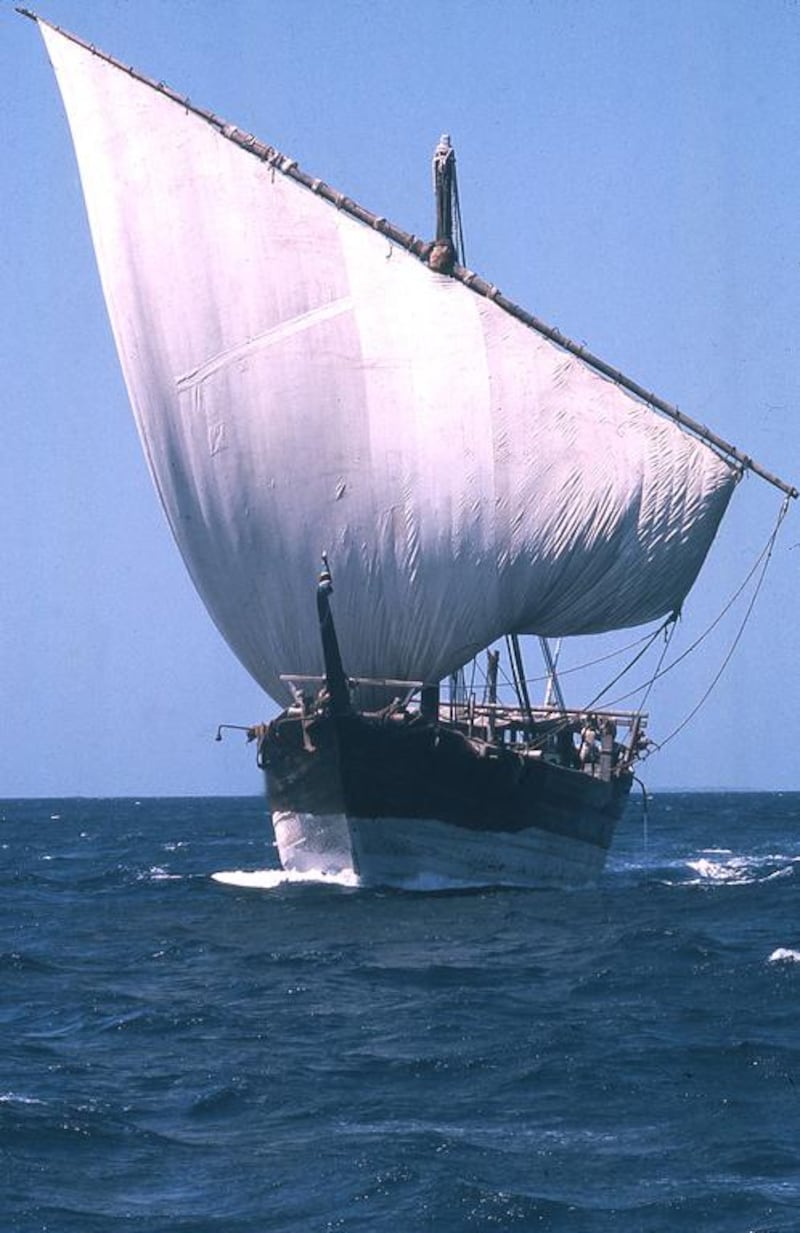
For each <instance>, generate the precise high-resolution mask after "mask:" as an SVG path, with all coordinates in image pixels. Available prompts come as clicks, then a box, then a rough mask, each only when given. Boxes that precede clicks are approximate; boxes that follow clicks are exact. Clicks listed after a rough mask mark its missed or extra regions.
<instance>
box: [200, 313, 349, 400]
mask: <svg viewBox="0 0 800 1233" xmlns="http://www.w3.org/2000/svg"><path fill="white" fill-rule="evenodd" d="M352 308H353V300H352V297H351V296H349V295H347V296H343V297H342V298H341V299H339V300H333V301H331V303H330V304H323V305H322V306H321V307H320V308H312V309H311V310H310V311H309V312H307V313H301V314H300V315H299V316H298V317H292V318H290V319H288V320H287V321H281V322H280V324H279V325H276V326H273V327H272V329H269V330H265V331H264V333H263V334H256V335H254V336H253V337H252V338H248V340H247V342H244V343H240V344H238V345H237V346H236V347H229V348H228V349H227V350H225V351H219V352H218V353H217V354H216V355H213V356H211V358H210V359H208V360H206V361H205V362H204V363H203V364H200V365H199V366H198V367H197V368H194V369H192V371H191V372H188V373H184V375H183V376H182V377H178V379H177V381H176V385H177V387H178V389H179V390H182V389H190V388H191V387H192V386H195V385H200V384H201V383H202V382H203V381H205V380H206V379H207V378H208V377H212V376H213V375H214V374H215V373H216V372H218V371H219V369H220V368H224V367H226V366H227V365H228V364H230V363H231V362H232V361H235V360H238V359H243V358H244V356H246V355H250V354H252V353H253V352H255V351H263V350H265V349H266V348H267V347H273V346H275V344H276V343H279V342H283V341H284V340H285V339H287V338H291V337H292V335H294V334H301V333H302V332H303V331H304V330H308V329H311V327H312V326H315V325H319V324H320V323H321V322H323V321H331V320H332V319H333V318H334V317H340V316H341V315H342V313H346V312H349V311H350V310H351V309H352Z"/></svg>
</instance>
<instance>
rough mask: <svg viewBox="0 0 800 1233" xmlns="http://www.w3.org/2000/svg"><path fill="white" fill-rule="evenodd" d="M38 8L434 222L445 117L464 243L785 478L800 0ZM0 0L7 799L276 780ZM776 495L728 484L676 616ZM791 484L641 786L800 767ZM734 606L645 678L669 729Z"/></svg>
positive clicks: (761, 524)
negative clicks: (133, 408) (179, 545)
mask: <svg viewBox="0 0 800 1233" xmlns="http://www.w3.org/2000/svg"><path fill="white" fill-rule="evenodd" d="M34 7H36V6H35V4H34ZM41 14H42V16H43V17H46V18H48V19H49V20H51V21H53V22H54V23H55V24H60V25H62V26H64V27H65V28H67V29H70V30H73V31H74V32H76V33H78V34H79V35H81V37H83V38H84V39H87V40H88V41H90V42H94V43H95V44H97V45H98V46H100V47H102V48H103V49H104V50H106V51H108V52H110V53H111V54H112V55H114V56H116V57H118V58H119V59H121V60H124V61H126V62H128V63H130V64H132V65H134V66H135V67H137V68H138V69H140V70H141V71H143V72H145V73H147V74H148V75H150V76H153V77H156V78H158V79H161V80H165V81H167V82H169V84H170V85H172V86H173V87H175V88H176V89H178V90H179V91H180V92H181V93H185V94H187V95H189V96H190V97H191V98H192V99H193V100H194V101H196V102H198V103H200V104H202V105H204V106H207V107H210V108H212V109H213V110H214V111H216V112H217V113H219V114H220V115H223V116H225V117H226V118H228V119H231V120H233V121H235V122H236V123H237V124H238V125H239V126H240V127H242V128H248V129H250V130H251V131H253V132H255V133H256V134H257V135H258V136H259V137H261V138H263V139H264V140H266V141H268V142H270V143H272V144H274V145H276V146H277V147H278V148H280V149H282V150H283V151H284V152H286V153H288V154H290V155H291V156H292V157H293V158H296V159H297V160H298V162H299V163H300V165H301V166H302V167H304V168H305V169H306V170H308V171H311V172H313V174H315V175H319V176H320V177H322V178H323V179H325V180H327V181H328V182H329V183H331V184H333V185H334V186H336V187H337V188H340V189H341V190H342V191H345V192H347V194H348V195H349V196H351V197H354V198H355V199H356V200H359V201H361V202H362V203H363V204H364V205H365V206H367V207H368V208H369V209H371V210H373V211H375V212H376V213H378V214H384V215H386V216H388V217H389V218H391V219H392V220H393V221H395V222H397V223H398V224H399V225H401V226H403V227H404V228H406V229H407V230H410V231H414V232H416V233H418V234H428V233H430V232H431V229H432V225H433V224H432V206H431V201H430V167H429V163H430V155H431V150H432V147H433V145H434V144H435V142H436V140H437V138H438V136H439V133H440V132H443V131H447V132H450V133H451V134H452V135H453V139H454V142H455V144H456V146H457V151H458V161H459V176H460V187H461V200H462V209H463V216H464V225H465V231H466V244H467V259H468V264H469V265H471V266H472V268H474V269H476V270H477V271H478V272H480V273H481V274H482V275H484V276H485V277H487V278H489V279H490V280H491V281H492V282H494V283H496V284H497V285H498V286H500V287H501V288H502V289H503V291H504V292H505V293H506V294H508V295H509V296H511V297H512V298H513V299H516V300H518V301H519V302H521V303H522V304H524V305H525V306H526V307H527V308H529V309H530V310H531V311H532V312H534V313H536V314H537V315H539V316H540V317H542V318H544V319H545V320H547V321H550V322H551V323H553V324H555V325H557V326H559V327H560V328H561V329H562V330H563V331H564V332H565V333H567V334H569V335H571V336H572V337H574V338H577V339H579V340H581V341H584V342H586V343H587V344H588V345H589V347H590V348H591V349H592V350H593V351H595V352H596V353H598V354H600V355H602V356H604V357H605V358H606V359H608V360H609V361H611V362H613V363H615V364H616V365H618V366H619V367H621V368H622V369H623V370H625V371H626V372H628V373H629V374H630V375H631V376H633V377H634V378H636V379H637V380H640V381H641V382H642V383H643V384H645V385H647V386H649V387H650V388H652V389H654V390H656V391H657V392H658V393H659V394H661V395H662V396H663V397H665V398H667V399H670V400H672V401H674V402H676V403H678V404H679V405H680V406H681V407H682V408H683V409H684V410H685V411H687V413H689V414H691V415H693V416H695V417H696V418H698V419H700V420H702V421H703V422H706V423H708V424H709V425H711V426H712V427H714V429H715V430H716V431H717V432H718V433H720V434H721V435H722V436H724V437H726V438H727V439H729V440H732V441H733V442H735V443H736V444H737V445H739V446H740V447H741V448H743V449H745V450H746V451H747V452H749V453H750V454H752V455H753V456H754V457H756V458H758V459H759V460H760V461H761V462H763V463H764V464H765V465H767V466H768V467H770V468H771V469H773V470H776V471H778V472H779V473H780V474H782V475H784V476H785V477H786V478H788V479H790V480H793V481H794V482H798V480H800V444H799V443H798V429H797V418H798V409H800V368H799V366H798V362H797V342H796V331H797V323H798V321H800V211H798V209H797V202H798V200H800V172H799V171H798V167H800V159H798V153H797V152H798V150H800V107H798V86H797V82H798V80H800V4H798V3H797V2H795V0H747V2H739V0H694V2H693V3H684V2H682V0H671V2H670V3H655V2H648V0H640V2H638V3H633V2H628V0H605V2H603V3H600V2H599V0H597V2H595V0H531V2H529V3H525V2H523V0H502V2H501V0H495V2H488V0H484V2H482V3H478V2H475V0H439V2H436V0H428V2H427V3H420V2H418V0H411V2H407V3H405V4H402V5H399V4H397V3H387V2H384V0H369V2H362V0H358V2H356V0H336V2H335V3H334V2H333V0H263V2H259V0H227V2H226V3H220V2H219V0H213V2H212V0H135V2H134V0H42V5H41ZM0 22H2V38H0V82H2V85H0V92H2V114H3V118H4V131H3V138H4V140H3V145H4V154H5V157H4V159H3V171H2V173H0V175H1V176H2V192H1V195H0V200H1V201H2V221H3V238H2V247H1V248H0V313H2V350H0V389H2V409H3V449H2V451H1V452H0V520H1V524H0V525H2V535H1V536H0V579H1V580H2V586H1V588H0V623H1V627H2V650H1V651H0V656H1V658H0V672H1V673H2V706H3V720H4V722H3V739H2V744H1V745H0V796H6V797H8V796H14V795H41V796H47V795H72V794H83V795H129V794H134V795H145V794H154V793H165V794H166V793H176V794H179V793H196V794H198V795H201V794H207V793H215V792H219V793H240V792H241V793H249V792H258V791H259V790H260V782H259V776H258V773H257V771H256V770H255V767H254V764H253V760H252V757H251V752H250V751H249V750H247V749H246V748H245V747H244V745H243V744H241V743H240V742H239V740H237V739H236V737H235V734H234V735H233V736H232V737H231V738H229V739H228V740H227V741H226V742H223V744H221V745H218V744H215V743H214V742H213V734H214V731H215V728H216V725H217V723H219V722H222V721H228V722H234V723H249V722H252V721H256V720H258V719H260V718H263V717H265V716H266V717H268V716H269V715H270V714H272V713H274V707H273V706H272V704H271V703H270V702H269V700H268V699H267V698H265V697H264V695H263V694H261V692H260V690H259V689H258V687H257V686H256V685H255V684H254V683H252V682H251V681H250V680H249V678H248V677H247V675H246V673H245V672H244V670H243V669H242V668H241V667H240V666H239V665H238V663H237V661H236V660H235V659H234V657H233V656H232V654H231V653H230V652H229V651H228V649H227V647H226V646H225V645H224V643H223V642H222V640H221V638H220V637H219V635H218V634H217V632H216V630H215V629H214V627H213V626H212V624H211V622H210V620H209V618H208V617H207V616H206V614H205V610H204V609H203V607H202V604H201V603H200V601H199V599H198V598H197V596H196V595H195V593H194V591H193V589H192V587H191V584H190V583H189V581H188V578H187V577H186V574H185V572H184V569H183V566H182V564H181V561H180V559H179V556H178V553H177V550H176V549H175V547H174V545H173V543H172V540H171V537H170V534H169V532H168V530H167V527H166V524H165V523H164V522H163V520H162V516H161V513H160V510H159V508H158V504H157V501H156V499H155V496H154V493H153V490H152V487H151V483H150V480H149V477H148V475H147V473H146V469H145V465H144V461H143V459H142V457H141V453H140V450H139V446H138V441H137V438H136V434H135V430H134V427H133V422H132V419H131V416H130V412H129V410H128V406H127V399H126V394H125V390H124V387H123V384H122V379H121V376H120V372H119V368H118V365H117V360H116V356H115V353H114V348H113V344H112V340H111V334H110V330H109V326H108V323H107V320H106V316H105V309H104V306H103V302H102V298H101V294H100V288H99V281H98V277H97V273H96V268H95V264H94V257H93V254H92V251H91V246H90V242H89V236H88V228H87V224H86V219H85V214H84V209H83V203H82V199H81V195H80V189H79V183H78V176H77V170H76V167H75V162H74V157H73V153H72V148H71V145H70V141H69V136H68V132H67V128H66V122H65V119H64V115H63V110H62V106H61V102H60V98H59V96H58V92H57V89H56V85H55V81H54V79H53V76H52V73H51V70H50V67H49V64H48V62H47V58H46V55H45V52H44V48H43V46H42V44H41V40H40V38H39V35H38V33H37V31H36V28H35V27H34V25H33V24H32V23H30V22H27V21H25V20H24V19H23V18H21V17H18V16H17V15H16V14H15V13H14V11H13V6H12V5H11V4H10V3H3V4H2V5H0ZM779 504H780V501H779V498H778V495H777V494H776V493H774V492H773V491H772V490H770V489H769V488H767V486H766V485H764V484H761V483H759V482H757V481H756V480H754V479H753V478H749V479H747V480H746V481H745V482H744V483H743V484H741V485H740V487H739V491H738V492H737V494H736V496H735V498H734V508H733V510H732V513H731V516H730V517H729V519H728V520H727V523H726V525H725V527H724V529H723V532H722V533H721V535H720V537H719V541H718V543H717V545H716V546H715V549H714V550H713V551H712V555H711V557H710V559H709V562H708V564H707V566H706V568H705V571H704V573H703V574H702V575H701V579H700V582H699V584H698V586H697V588H696V590H695V592H693V594H692V596H691V597H690V599H689V601H688V602H687V605H686V608H685V617H684V621H683V622H682V626H681V630H680V635H679V636H680V639H681V641H680V646H686V645H688V644H689V642H690V641H691V640H692V639H693V637H695V636H696V635H697V634H698V633H700V632H701V631H702V629H703V628H704V627H705V625H706V624H707V623H708V622H709V621H710V620H712V619H713V617H714V616H715V615H716V613H717V611H718V610H719V609H720V608H721V606H722V605H723V603H724V602H725V600H726V598H727V597H728V595H729V594H730V593H731V592H733V591H734V590H735V589H736V587H737V586H738V584H739V582H740V581H741V580H742V578H743V577H744V575H745V573H746V572H747V570H748V568H749V566H750V564H751V563H752V561H753V559H754V557H755V555H756V554H757V553H758V551H759V550H760V548H761V546H762V545H763V543H764V541H765V540H766V539H767V537H768V535H769V532H770V529H771V526H772V524H773V522H774V519H775V517H776V515H777V511H778V508H779ZM798 512H800V511H798V509H797V505H796V503H795V505H794V506H793V509H792V510H791V511H790V517H789V519H788V520H787V523H786V524H785V526H784V529H783V532H782V534H781V536H780V538H779V540H778V544H777V547H776V550H775V554H774V559H773V563H772V566H771V568H770V571H769V573H768V575H767V578H766V582H765V584H764V588H763V590H762V593H761V596H760V599H759V603H758V605H757V607H756V609H755V611H754V614H753V616H752V618H751V620H750V622H749V624H748V627H747V629H746V631H745V634H744V637H743V639H742V642H741V643H740V645H739V647H738V648H737V653H736V655H735V656H734V659H733V661H732V663H731V665H730V666H729V668H728V670H727V673H726V675H725V676H724V677H723V679H722V681H721V683H720V685H719V686H718V687H717V689H716V691H715V692H714V693H713V694H712V696H711V699H710V701H709V702H708V704H707V705H706V706H705V708H704V709H703V711H702V713H701V714H700V716H698V717H697V718H695V720H694V721H693V722H692V723H691V724H690V725H689V726H688V728H687V729H686V730H685V731H684V733H682V734H681V736H680V737H679V738H676V739H675V740H674V741H673V742H671V743H670V744H669V745H668V746H667V747H666V748H665V749H664V750H663V752H662V753H661V754H659V755H658V756H656V757H653V758H652V759H651V760H650V761H649V762H648V763H647V764H646V766H645V768H644V771H643V775H644V778H645V781H646V782H647V784H648V786H649V787H651V788H655V789H659V788H665V787H677V786H688V787H702V786H727V787H733V788H747V787H751V788H771V787H773V788H798V787H800V754H798V753H797V752H796V745H797V735H796V728H797V724H796V719H795V709H796V706H797V701H798V698H799V697H800V688H799V687H800V667H799V666H798V665H800V634H798V618H797V615H796V608H797V600H798V593H799V592H800V585H799V584H800V522H798ZM739 611H740V612H741V609H739ZM735 630H736V622H735V621H734V622H733V624H731V623H730V622H729V623H727V624H726V625H725V626H724V628H723V630H722V632H721V635H720V636H718V637H716V638H715V639H711V640H709V641H710V643H712V645H709V643H704V644H703V647H702V649H701V651H700V652H699V653H698V655H696V656H695V657H694V658H693V659H692V660H691V663H690V666H689V667H688V669H685V670H683V671H682V672H676V673H675V674H674V675H672V676H670V677H669V678H667V679H666V680H665V681H664V682H663V684H662V685H661V686H660V687H659V688H658V689H657V690H656V691H654V693H653V695H652V696H651V698H650V710H651V715H652V719H651V732H652V734H653V735H654V736H655V737H656V738H659V737H661V736H663V735H665V734H666V733H667V732H669V731H670V730H671V729H672V728H673V727H674V726H675V725H676V724H677V723H678V722H679V721H680V719H681V718H682V717H683V715H684V714H685V713H686V712H687V711H688V710H689V709H690V708H691V706H692V705H693V704H694V702H695V701H696V700H697V699H698V698H699V696H700V695H701V693H702V692H703V690H704V688H705V686H706V684H707V683H708V681H709V680H710V679H711V677H712V676H713V675H714V672H715V669H716V666H717V665H718V663H719V662H720V660H721V658H722V657H723V655H724V653H725V651H726V649H727V646H728V644H729V642H730V640H731V638H732V637H733V635H734V633H735ZM565 656H567V657H568V661H569V657H570V656H572V661H574V660H576V659H577V658H578V652H577V650H576V651H574V652H573V651H572V650H567V651H565ZM574 701H575V702H578V701H579V699H578V698H575V699H574Z"/></svg>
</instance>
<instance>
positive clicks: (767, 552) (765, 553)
mask: <svg viewBox="0 0 800 1233" xmlns="http://www.w3.org/2000/svg"><path fill="white" fill-rule="evenodd" d="M790 499H791V498H790V497H788V496H787V497H785V498H784V501H783V505H782V506H781V510H780V513H779V514H778V519H777V522H776V523H775V527H774V529H773V531H772V535H771V536H770V538H769V540H768V541H767V544H766V547H765V548H764V549H763V550H762V553H761V557H763V558H764V560H763V564H762V566H761V573H760V574H759V577H758V581H757V582H756V586H755V590H754V591H753V594H752V596H751V597H750V603H749V604H748V605H747V608H746V609H745V614H744V616H743V617H742V621H741V624H740V625H739V628H738V630H737V631H736V637H735V638H734V639H733V642H732V643H731V645H730V647H729V648H728V653H727V655H726V656H725V658H724V659H723V661H722V663H721V664H720V666H719V668H718V670H717V672H716V675H715V676H714V678H713V680H712V681H711V683H710V684H709V686H708V688H707V689H706V691H705V693H704V694H703V695H702V697H701V698H700V700H699V702H697V703H696V704H695V706H693V707H692V709H691V711H689V713H688V715H686V716H684V718H683V719H682V720H681V722H680V723H679V724H678V725H677V727H675V728H673V729H672V731H671V732H670V733H669V734H668V735H667V736H665V737H664V740H663V741H661V742H660V744H659V745H658V748H659V749H663V748H664V746H665V745H666V744H668V743H669V741H671V740H672V738H673V737H675V736H677V735H678V733H679V732H681V731H682V730H683V729H684V728H685V727H686V725H687V724H689V723H690V722H691V721H692V720H693V719H694V717H695V715H696V714H697V712H698V711H699V710H700V708H701V707H702V706H704V705H705V703H706V702H707V700H708V698H709V696H710V695H711V692H712V691H713V689H714V688H715V687H716V685H717V682H718V681H719V679H720V677H721V676H722V674H723V672H724V671H725V669H726V668H727V666H728V664H729V663H730V661H731V658H732V656H733V653H734V651H735V650H736V648H737V646H738V645H739V641H740V639H741V637H742V634H743V633H744V631H745V626H746V625H747V622H748V621H749V620H750V615H751V613H752V611H753V608H754V607H755V602H756V600H757V599H758V595H759V592H760V590H761V587H762V584H763V582H764V577H765V575H766V572H767V566H768V565H769V563H770V560H771V558H772V551H773V548H774V547H775V540H776V538H777V535H778V531H779V530H780V525H781V523H782V522H783V520H784V518H785V517H786V513H787V511H788V509H789V501H790ZM759 559H760V558H759ZM752 572H753V571H752V570H751V574H752ZM740 591H741V588H740Z"/></svg>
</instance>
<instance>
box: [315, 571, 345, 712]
mask: <svg viewBox="0 0 800 1233" xmlns="http://www.w3.org/2000/svg"><path fill="white" fill-rule="evenodd" d="M332 592H333V580H332V578H331V571H330V569H329V568H328V558H327V556H326V554H325V553H324V552H323V554H322V569H321V570H320V575H319V582H318V584H317V617H318V618H319V632H320V637H321V639H322V656H323V659H324V661H325V687H326V689H327V691H328V707H329V710H330V713H331V714H332V715H349V714H350V713H351V710H352V707H351V704H350V683H349V681H348V679H347V677H346V676H345V673H344V668H343V666H342V656H341V652H340V650H339V639H338V638H337V636H336V626H335V625H334V623H333V613H332V612H331V604H330V597H331V594H332Z"/></svg>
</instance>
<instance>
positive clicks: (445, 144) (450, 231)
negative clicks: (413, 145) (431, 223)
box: [428, 133, 465, 274]
mask: <svg viewBox="0 0 800 1233" xmlns="http://www.w3.org/2000/svg"><path fill="white" fill-rule="evenodd" d="M433 188H434V193H435V196H436V239H435V240H434V242H433V246H432V247H431V251H430V254H429V256H428V265H429V266H430V267H431V269H432V270H435V272H436V273H437V274H452V272H453V270H454V268H455V266H456V265H463V264H464V261H465V257H464V233H463V230H462V227H461V206H460V204H459V200H458V179H457V177H456V152H455V150H454V149H453V147H452V145H451V143H450V138H449V136H448V135H447V133H443V134H442V136H441V137H440V139H439V144H438V145H437V147H436V149H435V150H434V152H433Z"/></svg>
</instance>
